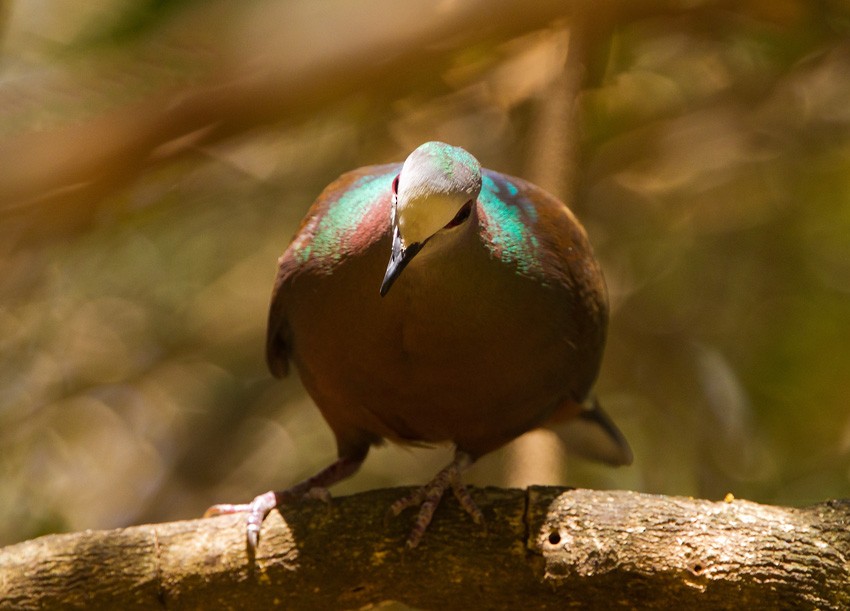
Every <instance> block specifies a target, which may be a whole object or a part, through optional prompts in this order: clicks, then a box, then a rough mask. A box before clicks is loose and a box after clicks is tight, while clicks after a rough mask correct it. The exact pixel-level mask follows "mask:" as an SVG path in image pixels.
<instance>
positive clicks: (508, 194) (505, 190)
mask: <svg viewBox="0 0 850 611" xmlns="http://www.w3.org/2000/svg"><path fill="white" fill-rule="evenodd" d="M478 201H479V202H480V203H481V208H482V211H483V214H482V215H481V229H482V234H483V235H482V237H483V238H484V244H485V245H486V246H487V248H488V249H489V250H490V252H491V253H492V255H493V256H494V257H497V258H498V259H500V260H501V261H503V262H505V263H510V264H512V265H514V266H515V267H516V270H517V273H519V274H521V275H524V276H535V277H536V276H540V275H541V274H542V272H543V267H542V263H541V260H540V257H541V251H540V245H539V243H538V240H537V237H536V236H535V235H534V227H535V225H536V224H537V210H536V209H535V208H534V204H533V203H532V202H531V201H529V199H528V198H527V197H525V195H524V194H523V193H522V192H521V191H520V190H519V189H518V188H517V186H516V185H515V184H514V183H513V182H511V181H510V180H509V179H508V178H506V177H505V176H502V175H501V174H498V173H497V172H491V171H488V170H485V174H484V177H483V181H482V188H481V195H479V197H478Z"/></svg>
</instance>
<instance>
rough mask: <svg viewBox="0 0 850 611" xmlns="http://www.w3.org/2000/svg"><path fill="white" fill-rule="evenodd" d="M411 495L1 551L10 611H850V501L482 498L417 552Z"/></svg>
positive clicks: (384, 494) (616, 494) (1, 579)
mask: <svg viewBox="0 0 850 611" xmlns="http://www.w3.org/2000/svg"><path fill="white" fill-rule="evenodd" d="M404 493H405V491H404V490H401V489H387V490H375V491H371V492H366V493H362V494H357V495H354V496H349V497H344V498H339V499H335V500H333V501H332V502H331V503H330V504H329V505H324V504H322V503H319V502H305V503H303V504H301V505H299V506H296V507H290V508H285V509H284V510H283V511H282V513H278V512H273V513H272V515H271V516H270V517H269V519H268V520H267V521H266V524H265V525H264V528H263V540H262V542H261V544H260V548H259V551H258V554H257V556H256V558H249V557H248V555H247V554H246V550H245V533H244V528H243V517H242V516H238V515H235V516H222V517H218V518H214V519H208V520H192V521H185V522H173V523H168V524H157V525H145V526H134V527H130V528H125V529H119V530H111V531H86V532H81V533H72V534H65V535H48V536H45V537H41V538H38V539H34V540H32V541H26V542H23V543H19V544H17V545H12V546H8V547H6V548H3V549H0V601H2V605H0V606H2V607H3V608H15V609H36V608H38V609H52V608H63V609H65V608H69V607H86V608H88V609H92V608H106V607H108V608H121V609H140V608H141V609H151V608H166V607H167V608H169V609H196V608H228V607H235V608H243V607H249V608H259V607H260V606H262V605H282V606H283V607H285V608H287V609H315V608H360V607H363V606H364V605H368V604H370V603H379V602H382V601H386V600H397V601H401V602H404V603H406V604H408V605H413V606H415V607H418V608H441V609H484V608H487V609H492V608H529V607H534V608H559V609H561V608H564V607H566V606H569V605H571V604H572V605H575V604H582V605H584V606H587V607H591V608H612V607H627V608H634V607H639V608H649V609H652V608H658V609H666V608H670V607H671V605H674V606H676V607H678V608H689V609H704V608H731V607H735V608H747V607H749V606H752V607H758V608H801V609H805V608H818V609H828V608H833V609H843V608H848V606H850V585H848V584H850V563H848V558H850V531H849V530H848V527H847V525H848V523H850V501H829V502H826V503H822V504H819V505H814V506H811V507H807V508H802V509H796V508H786V507H772V506H766V505H758V504H756V503H751V502H748V501H738V500H730V501H728V502H726V501H722V502H711V501H705V500H695V499H687V498H681V497H663V496H655V495H648V494H640V493H635V492H623V491H610V492H609V491H592V490H568V489H564V488H548V487H533V488H529V489H528V490H501V489H494V488H488V489H483V490H474V491H473V493H474V495H475V497H476V499H477V501H478V502H479V504H480V506H481V507H482V509H483V510H484V513H485V516H486V518H487V525H486V528H480V527H478V526H475V525H474V524H472V522H471V521H470V520H469V518H468V516H466V514H465V513H464V512H463V511H462V510H461V509H460V507H459V506H458V505H457V503H456V501H455V500H454V499H446V500H445V501H444V502H443V504H442V505H441V507H440V510H439V512H438V514H437V516H436V519H435V520H434V523H433V524H432V525H431V527H430V529H429V531H428V533H427V535H426V537H425V540H424V541H423V543H422V544H421V546H420V547H419V548H417V549H416V550H412V551H411V550H406V549H405V548H404V545H403V541H404V539H405V536H406V534H407V530H408V529H409V527H410V519H405V517H406V518H411V516H410V515H408V514H405V515H404V516H402V517H400V518H396V519H391V520H388V521H385V515H386V510H387V508H388V507H389V505H390V503H391V502H392V501H393V500H395V499H396V498H398V497H399V496H400V495H403V494H404Z"/></svg>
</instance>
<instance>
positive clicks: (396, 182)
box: [393, 174, 401, 195]
mask: <svg viewBox="0 0 850 611" xmlns="http://www.w3.org/2000/svg"><path fill="white" fill-rule="evenodd" d="M399 176H401V174H396V175H395V178H393V195H398V177H399Z"/></svg>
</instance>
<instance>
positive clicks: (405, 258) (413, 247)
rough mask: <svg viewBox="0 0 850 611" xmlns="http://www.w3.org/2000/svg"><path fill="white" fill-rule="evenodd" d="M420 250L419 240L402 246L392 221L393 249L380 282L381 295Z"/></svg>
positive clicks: (386, 291) (387, 290)
mask: <svg viewBox="0 0 850 611" xmlns="http://www.w3.org/2000/svg"><path fill="white" fill-rule="evenodd" d="M420 250H422V243H420V242H414V243H413V244H410V245H409V246H407V247H406V248H405V247H403V246H402V245H401V234H400V233H399V230H398V226H397V225H395V223H393V250H392V254H390V262H389V263H388V264H387V273H386V274H384V281H383V282H382V283H381V297H383V296H384V295H386V294H387V293H388V292H389V290H390V287H391V286H392V285H393V282H395V281H396V279H397V278H398V277H399V276H401V272H403V271H404V268H405V267H407V264H408V263H410V261H411V260H412V259H413V257H415V256H416V254H417V253H418V252H419V251H420Z"/></svg>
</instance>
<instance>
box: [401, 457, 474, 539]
mask: <svg viewBox="0 0 850 611" xmlns="http://www.w3.org/2000/svg"><path fill="white" fill-rule="evenodd" d="M473 462H475V461H474V460H473V458H472V457H471V456H470V455H469V454H467V453H466V452H460V451H458V452H455V458H454V460H453V461H452V462H450V463H449V465H448V466H447V467H446V468H445V469H443V470H442V471H440V472H439V473H437V475H436V476H434V479H432V480H431V481H430V482H428V483H427V484H425V485H424V486H422V487H421V488H419V489H418V490H416V491H415V492H414V493H413V494H411V495H410V496H406V497H404V498H401V499H399V500H397V501H396V502H395V503H393V504H392V505H391V506H390V510H389V513H391V514H392V515H393V516H397V515H399V514H400V513H401V512H402V511H404V510H405V509H407V508H408V507H414V506H416V505H419V515H418V516H416V522H415V523H414V524H413V529H412V530H411V531H410V536H408V538H407V547H408V548H411V549H412V548H414V547H416V546H417V545H419V542H420V541H421V540H422V536H423V535H424V534H425V531H426V530H427V528H428V525H429V524H430V523H431V518H433V517H434V511H436V509H437V505H439V504H440V499H442V498H443V493H444V492H445V491H446V489H448V488H449V487H451V489H452V490H453V491H454V493H455V497H456V498H457V500H458V502H459V503H460V506H461V507H463V508H464V509H465V510H466V513H468V514H469V515H470V516H472V519H473V521H475V523H476V524H481V523H482V522H483V521H484V514H482V513H481V510H480V509H478V506H477V505H476V504H475V501H473V500H472V497H471V496H470V494H469V491H468V490H467V489H466V486H464V485H463V482H462V481H461V478H460V476H461V473H463V471H464V470H465V469H466V468H467V467H469V466H470V465H472V463H473Z"/></svg>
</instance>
